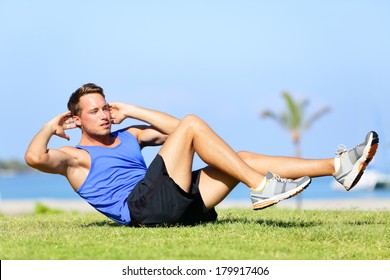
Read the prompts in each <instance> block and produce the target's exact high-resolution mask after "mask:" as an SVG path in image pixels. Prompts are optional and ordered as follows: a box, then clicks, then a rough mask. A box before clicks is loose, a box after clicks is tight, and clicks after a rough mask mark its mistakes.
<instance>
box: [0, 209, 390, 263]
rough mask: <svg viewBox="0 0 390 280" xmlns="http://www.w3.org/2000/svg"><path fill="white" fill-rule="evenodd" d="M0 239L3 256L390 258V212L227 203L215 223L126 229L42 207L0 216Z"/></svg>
mask: <svg viewBox="0 0 390 280" xmlns="http://www.w3.org/2000/svg"><path fill="white" fill-rule="evenodd" d="M41 208H42V207H41ZM0 240H1V243H0V259H2V260H6V259H11V260H19V259H27V260H29V259H39V260H42V259H43V260H47V259H59V260H63V259H75V260H84V259H88V260H104V259H114V260H121V259H125V260H135V259H157V260H160V259H166V260H172V259H184V260H196V259H218V260H225V259H230V260H232V259H241V260H242V259H267V260H286V259H295V260H313V259H314V260H318V259H320V260H342V259H352V260H357V259H364V260H380V259H390V212H387V211H367V212H366V211H356V210H351V211H314V210H313V211H309V210H304V211H301V210H288V209H279V208H276V207H273V208H270V209H266V210H263V211H251V210H249V209H224V210H219V221H218V222H216V223H209V224H202V225H198V226H194V227H167V228H129V227H125V226H120V225H117V224H115V223H114V222H111V221H110V220H108V219H106V218H105V217H103V216H102V215H100V214H97V213H96V214H95V213H93V214H91V213H89V214H77V213H70V214H69V213H63V212H62V213H61V212H57V211H49V210H47V209H44V211H42V209H41V210H40V211H38V213H36V214H31V215H24V216H12V217H11V216H2V217H0Z"/></svg>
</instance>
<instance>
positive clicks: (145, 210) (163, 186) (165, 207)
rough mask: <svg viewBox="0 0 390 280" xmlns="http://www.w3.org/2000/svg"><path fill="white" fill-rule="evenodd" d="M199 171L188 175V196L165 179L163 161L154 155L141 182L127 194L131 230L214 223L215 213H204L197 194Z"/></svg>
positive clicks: (165, 173) (205, 211) (199, 196)
mask: <svg viewBox="0 0 390 280" xmlns="http://www.w3.org/2000/svg"><path fill="white" fill-rule="evenodd" d="M199 175H200V170H197V171H193V172H192V181H191V189H190V192H189V193H187V192H185V191H184V190H183V189H182V188H180V187H179V186H178V185H177V184H176V183H175V182H174V181H173V179H172V178H171V177H169V175H168V172H167V169H166V166H165V163H164V160H163V158H162V157H161V156H160V155H159V154H157V156H156V157H155V158H154V160H153V161H152V163H151V164H150V166H149V168H148V170H147V172H146V174H145V178H144V179H142V180H141V181H140V182H139V183H138V184H137V185H136V186H135V188H134V190H133V191H132V192H131V193H130V195H129V197H128V198H127V202H128V205H129V210H130V217H131V223H130V225H131V226H141V225H144V226H160V225H164V226H170V225H195V224H198V223H201V222H211V221H215V220H216V219H217V216H218V215H217V213H216V212H215V209H214V208H212V209H210V210H209V209H207V208H206V206H205V205H204V202H203V200H202V197H201V195H200V192H199V186H198V185H199Z"/></svg>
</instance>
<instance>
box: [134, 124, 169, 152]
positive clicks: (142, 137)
mask: <svg viewBox="0 0 390 280" xmlns="http://www.w3.org/2000/svg"><path fill="white" fill-rule="evenodd" d="M127 131H128V132H130V133H131V134H133V135H134V136H135V137H136V138H137V140H138V143H139V144H140V146H141V148H143V147H146V146H159V145H162V144H164V143H165V140H166V139H167V137H168V135H167V134H164V133H162V132H160V131H158V130H157V129H156V128H154V127H152V126H146V125H138V126H132V127H130V128H128V129H127Z"/></svg>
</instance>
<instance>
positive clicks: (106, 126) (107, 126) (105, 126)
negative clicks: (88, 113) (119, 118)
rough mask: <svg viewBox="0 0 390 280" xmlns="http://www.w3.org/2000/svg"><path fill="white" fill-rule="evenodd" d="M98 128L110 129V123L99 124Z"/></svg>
mask: <svg viewBox="0 0 390 280" xmlns="http://www.w3.org/2000/svg"><path fill="white" fill-rule="evenodd" d="M100 126H101V127H103V128H110V126H111V123H110V122H104V123H102V124H100Z"/></svg>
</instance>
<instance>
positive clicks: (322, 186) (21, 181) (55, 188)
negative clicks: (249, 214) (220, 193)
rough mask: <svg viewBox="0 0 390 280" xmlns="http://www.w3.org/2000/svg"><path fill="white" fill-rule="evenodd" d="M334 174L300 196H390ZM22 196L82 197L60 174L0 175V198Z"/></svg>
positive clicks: (242, 190) (241, 189)
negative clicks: (349, 186)
mask: <svg viewBox="0 0 390 280" xmlns="http://www.w3.org/2000/svg"><path fill="white" fill-rule="evenodd" d="M332 181H333V178H332V177H323V178H314V179H313V180H312V183H311V184H310V186H309V187H308V188H307V189H306V190H305V191H303V192H302V193H301V194H300V195H299V196H300V198H302V199H351V198H352V199H357V198H367V199H379V198H390V190H374V191H354V190H352V191H349V192H347V191H336V190H333V189H332V188H331V183H332ZM23 199H33V200H39V199H75V200H77V199H81V198H80V197H79V196H78V195H77V193H75V192H74V191H73V189H72V188H71V187H70V185H69V184H68V181H67V180H66V179H65V178H64V177H63V176H60V175H52V174H44V173H29V174H20V175H15V176H2V177H0V200H23ZM226 199H227V200H245V199H249V191H248V188H247V187H246V186H245V185H243V184H239V185H238V186H237V187H236V188H235V189H234V190H233V191H232V192H231V193H230V194H229V196H228V197H227V198H226Z"/></svg>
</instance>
